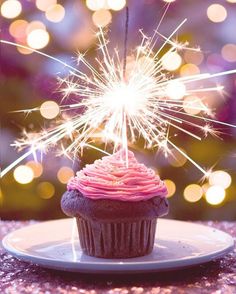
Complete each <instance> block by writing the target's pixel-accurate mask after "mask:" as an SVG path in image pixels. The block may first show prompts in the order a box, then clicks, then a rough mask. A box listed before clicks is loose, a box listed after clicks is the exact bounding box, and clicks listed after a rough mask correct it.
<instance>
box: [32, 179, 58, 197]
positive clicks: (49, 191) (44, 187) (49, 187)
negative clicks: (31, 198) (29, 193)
mask: <svg viewBox="0 0 236 294" xmlns="http://www.w3.org/2000/svg"><path fill="white" fill-rule="evenodd" d="M36 192H37V194H38V195H39V196H40V197H41V198H43V199H50V198H52V197H53V195H54V194H55V187H54V186H53V184H51V183H50V182H41V183H39V184H38V185H37V187H36Z"/></svg>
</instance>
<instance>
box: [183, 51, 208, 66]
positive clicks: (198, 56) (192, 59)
mask: <svg viewBox="0 0 236 294" xmlns="http://www.w3.org/2000/svg"><path fill="white" fill-rule="evenodd" d="M184 60H185V61H186V62H187V63H190V64H191V63H193V64H195V65H200V64H201V63H202V62H203V60H204V55H203V53H202V52H201V51H190V50H186V51H185V52H184Z"/></svg>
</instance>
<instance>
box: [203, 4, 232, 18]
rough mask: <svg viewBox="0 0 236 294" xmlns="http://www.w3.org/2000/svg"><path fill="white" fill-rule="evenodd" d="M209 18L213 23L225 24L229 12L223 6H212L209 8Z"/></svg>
mask: <svg viewBox="0 0 236 294" xmlns="http://www.w3.org/2000/svg"><path fill="white" fill-rule="evenodd" d="M207 16H208V18H209V20H210V21H212V22H223V21H224V20H225V19H226V17H227V10H226V9H225V7H224V6H223V5H220V4H212V5H210V6H209V7H208V8H207Z"/></svg>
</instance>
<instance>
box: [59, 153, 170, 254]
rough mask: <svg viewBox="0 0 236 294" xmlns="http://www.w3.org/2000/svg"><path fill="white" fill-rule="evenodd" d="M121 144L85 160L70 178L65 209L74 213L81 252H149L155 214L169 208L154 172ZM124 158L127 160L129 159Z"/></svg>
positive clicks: (64, 198) (64, 202) (65, 197)
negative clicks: (111, 151)
mask: <svg viewBox="0 0 236 294" xmlns="http://www.w3.org/2000/svg"><path fill="white" fill-rule="evenodd" d="M126 155H127V154H125V151H124V150H120V151H118V152H117V153H115V154H113V155H110V156H105V157H103V158H102V159H99V160H96V161H95V162H94V163H93V164H88V165H86V166H85V168H83V169H82V170H80V171H79V172H77V174H76V176H75V177H73V178H71V179H70V180H69V182H68V185H67V191H66V192H65V193H64V194H63V196H62V200H61V207H62V210H63V212H64V213H65V214H66V215H68V216H71V217H75V218H76V221H77V226H78V233H79V240H80V244H81V248H82V250H83V252H84V253H85V254H87V255H90V256H95V257H102V258H131V257H137V256H143V255H146V254H149V253H150V252H151V251H152V249H153V245H154V239H155V232H156V223H157V218H158V217H160V216H163V215H165V214H167V212H168V202H167V199H166V195H167V189H166V186H165V184H164V182H163V181H161V180H160V178H159V176H158V175H156V174H155V172H154V171H153V170H152V169H150V168H147V167H146V166H145V165H144V164H141V163H139V162H138V161H137V160H136V158H135V156H134V154H133V153H132V152H131V151H128V161H127V159H125V157H126ZM127 162H128V165H127Z"/></svg>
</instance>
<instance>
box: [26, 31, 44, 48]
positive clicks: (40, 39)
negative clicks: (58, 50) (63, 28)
mask: <svg viewBox="0 0 236 294" xmlns="http://www.w3.org/2000/svg"><path fill="white" fill-rule="evenodd" d="M48 42H49V34H48V32H47V31H45V30H42V29H36V30H33V31H32V32H30V33H29V34H28V36H27V44H28V46H29V47H31V48H33V49H42V48H44V47H46V46H47V44H48Z"/></svg>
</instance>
